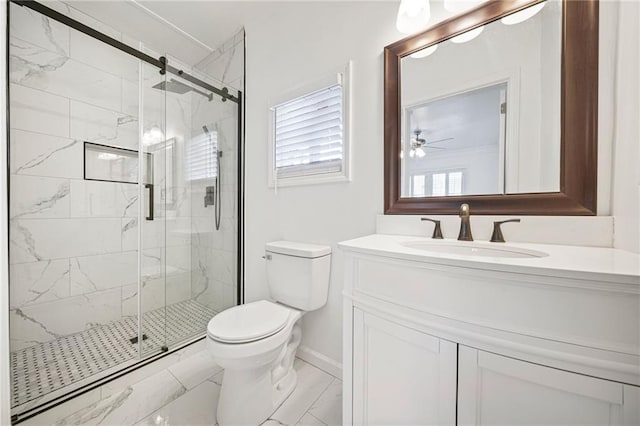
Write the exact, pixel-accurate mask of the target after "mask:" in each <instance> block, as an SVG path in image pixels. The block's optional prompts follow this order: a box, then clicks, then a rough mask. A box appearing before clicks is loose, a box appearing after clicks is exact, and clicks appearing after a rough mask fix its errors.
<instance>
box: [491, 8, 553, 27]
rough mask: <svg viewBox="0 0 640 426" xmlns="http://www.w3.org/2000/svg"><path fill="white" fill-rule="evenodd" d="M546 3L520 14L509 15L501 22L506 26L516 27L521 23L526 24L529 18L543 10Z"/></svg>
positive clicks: (522, 11)
mask: <svg viewBox="0 0 640 426" xmlns="http://www.w3.org/2000/svg"><path fill="white" fill-rule="evenodd" d="M545 4H547V3H546V2H543V3H538V4H535V5H533V6H531V7H528V8H526V9H524V10H521V11H520V12H516V13H513V14H511V15H507V16H505V17H504V18H502V19H501V20H500V22H502V23H503V24H505V25H515V24H519V23H520V22H524V21H526V20H527V19H529V18H532V17H534V16H535V15H536V14H537V13H538V12H540V11H541V10H542V8H543V7H544V5H545Z"/></svg>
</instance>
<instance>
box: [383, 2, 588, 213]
mask: <svg viewBox="0 0 640 426" xmlns="http://www.w3.org/2000/svg"><path fill="white" fill-rule="evenodd" d="M543 3H544V4H545V6H541V4H543ZM552 4H553V6H552ZM533 7H537V8H538V9H540V8H542V10H543V11H544V10H547V12H544V13H538V14H537V16H539V17H540V18H536V19H531V20H529V23H528V24H526V25H529V27H525V26H523V25H524V24H520V23H519V24H517V25H507V24H506V23H507V22H509V19H510V17H515V16H517V15H515V14H516V13H520V15H523V12H526V11H525V9H526V10H533ZM554 8H555V11H554ZM553 13H555V15H553ZM511 20H512V21H513V19H511ZM538 21H540V22H538ZM519 25H520V26H521V27H520V29H519V30H509V31H520V32H521V33H522V34H523V35H522V37H528V39H530V40H536V43H538V44H536V46H535V47H532V48H531V52H532V53H531V54H529V55H528V56H527V57H526V58H524V56H523V59H522V61H524V62H523V64H516V65H513V66H505V68H509V70H506V71H505V70H503V69H497V70H495V71H496V72H495V73H494V72H493V71H491V72H489V71H487V72H481V71H478V70H480V69H481V68H482V67H483V66H484V65H485V63H498V62H497V60H496V58H502V59H504V58H513V57H516V56H518V55H520V53H519V52H520V51H524V50H526V49H519V48H518V47H517V46H522V44H517V40H518V38H517V36H516V33H514V32H510V33H506V32H505V31H507V30H506V28H507V27H509V28H516V27H518V26H519ZM535 25H537V27H536V26H535ZM544 25H547V26H552V27H553V28H557V34H554V32H553V29H549V28H547V27H544ZM535 28H538V29H537V30H535ZM483 29H484V34H483V35H481V36H480V37H478V38H477V39H478V40H481V37H483V36H486V37H489V36H490V35H491V36H493V37H498V40H504V41H506V42H507V41H508V42H511V43H512V44H513V45H514V46H516V47H514V48H513V49H512V50H509V49H508V48H507V47H503V46H502V45H499V46H497V45H496V42H495V40H490V39H485V40H484V41H483V42H476V41H472V42H471V43H474V42H475V43H476V45H475V48H473V50H470V49H471V47H469V48H467V53H465V54H460V53H459V52H461V51H460V50H457V51H456V50H455V49H461V48H460V47H459V46H461V44H459V43H454V42H455V41H460V40H461V39H463V38H466V39H468V38H469V36H471V35H472V33H471V32H472V30H475V31H473V33H478V32H481V31H482V30H483ZM534 31H538V32H537V33H536V32H534ZM456 37H457V40H456V39H455V38H456ZM452 38H453V39H454V42H452V41H451V39H452ZM471 43H469V44H467V46H473V45H472V44H471ZM514 43H515V44H514ZM545 43H546V44H545ZM550 43H555V45H554V46H555V47H553V46H551V44H550ZM436 45H438V47H437V48H436V47H434V46H436ZM496 46H497V47H496ZM550 46H551V47H550ZM445 48H447V49H448V50H445ZM484 48H486V49H488V48H491V49H493V50H492V51H490V52H488V51H485V50H483V49H484ZM436 49H437V50H440V53H439V52H437V51H436ZM433 51H435V54H432V55H429V56H428V57H426V58H425V56H427V55H428V54H429V53H432V52H433ZM420 52H424V53H426V54H421V53H420ZM554 52H555V53H554ZM438 55H440V56H439V57H438ZM474 55H475V57H476V58H479V59H476V60H475V62H474V61H473V58H474ZM554 55H555V56H554ZM459 57H464V58H469V61H471V62H469V61H467V63H466V64H465V63H458V64H455V66H452V67H451V68H449V69H447V68H444V69H443V68H442V66H444V65H446V64H449V63H451V62H452V61H453V60H454V59H453V58H459ZM529 57H533V58H536V57H537V58H538V59H539V61H540V62H541V63H540V64H538V65H536V64H535V63H533V62H532V61H531V58H529ZM412 58H424V59H428V60H429V61H430V62H424V64H423V65H420V67H421V68H420V67H418V65H413V62H406V61H407V60H410V59H411V60H413V59H412ZM554 58H555V59H554ZM424 59H417V61H424ZM417 61H414V62H415V63H417ZM447 61H448V62H447ZM554 61H555V62H554ZM543 62H544V63H543ZM407 64H409V65H407ZM498 68H500V64H499V66H498ZM410 70H413V71H414V72H413V74H414V75H416V76H419V77H418V83H415V82H412V81H409V80H408V78H409V77H407V76H406V75H405V74H406V73H408V72H409V71H410ZM464 70H474V72H476V74H478V75H474V76H473V77H474V79H475V77H479V79H478V81H479V82H474V83H473V84H471V83H469V81H470V78H469V77H468V76H467V77H460V81H454V82H451V81H448V82H446V83H442V82H443V81H445V79H446V78H448V79H449V80H451V78H450V77H451V76H452V75H462V74H463V73H462V71H464ZM514 70H515V71H514ZM532 70H533V71H532ZM545 70H555V71H554V72H546V71H545ZM438 73H439V74H438ZM536 73H537V74H539V75H538V76H537V77H536V79H537V80H536V81H535V83H531V81H532V79H533V77H530V76H533V75H536ZM384 75H385V80H384V120H385V123H384V185H385V193H384V212H385V214H457V213H458V208H459V206H460V204H461V203H469V204H470V206H471V209H472V212H473V213H474V214H496V215H502V214H518V215H595V214H596V208H597V199H596V191H597V142H598V141H597V139H598V1H597V0H581V1H572V0H558V1H555V2H553V0H547V1H546V2H545V1H540V0H509V1H505V0H493V1H491V0H490V1H488V2H485V3H482V4H481V5H480V6H479V7H477V8H475V9H473V10H471V11H469V12H466V13H464V14H463V15H460V16H456V17H454V18H451V19H448V20H446V21H443V22H441V23H439V24H436V25H435V26H433V27H431V28H429V29H427V30H426V31H424V32H422V33H419V34H417V35H413V36H410V37H407V38H405V39H402V40H400V41H398V42H395V43H393V44H391V45H389V46H387V47H385V49H384ZM439 75H440V77H441V78H440V77H438V76H439ZM488 75H491V76H497V77H495V78H494V77H486V76H488ZM505 76H506V77H505ZM480 77H481V78H480ZM484 77H486V78H484ZM483 78H484V79H483ZM458 83H459V84H458ZM489 83H491V84H489ZM456 84H458V86H456ZM556 86H557V87H556ZM553 87H556V91H555V92H553V91H552V90H553ZM443 88H444V89H443ZM409 89H411V90H410V92H407V90H409ZM423 89H424V90H423ZM525 89H526V90H525ZM527 90H528V91H527ZM418 92H421V93H418ZM422 92H424V93H422ZM536 93H537V95H536ZM403 95H404V96H403ZM414 95H415V96H414ZM410 97H414V98H415V99H411V100H407V101H406V102H405V99H407V98H410ZM514 99H515V101H514ZM483 102H484V103H483ZM486 105H491V107H490V108H487V107H486ZM451 111H455V114H452V113H451ZM487 111H489V112H490V113H488V112H487ZM510 111H515V112H511V115H509V114H510ZM447 114H448V115H447ZM465 114H466V115H465ZM452 117H455V118H456V120H453V118H452ZM505 117H506V118H505ZM514 117H515V118H514ZM421 120H422V121H421ZM483 120H484V121H483ZM529 121H530V122H533V123H537V124H535V125H532V124H531V123H530V122H529ZM456 122H457V123H459V124H458V125H456V124H455V123H456ZM477 122H481V123H480V124H478V123H477ZM437 123H439V126H440V127H438V126H437V125H436V124H437ZM452 123H454V124H452ZM460 123H461V124H460ZM487 123H489V124H490V125H489V124H487ZM514 123H515V124H514ZM483 129H484V130H483ZM487 129H488V130H487ZM485 130H486V135H485V134H484V133H482V132H483V131H485ZM480 140H481V141H482V148H479V147H478V146H474V145H473V144H474V143H475V144H480V142H478V141H480ZM485 142H486V143H485ZM545 144H546V145H545ZM445 152H446V154H445ZM430 153H433V154H430ZM416 154H417V155H416ZM482 158H487V159H488V160H486V163H483V161H484V160H481V159H482ZM427 160H429V161H427ZM414 163H415V164H417V166H414V165H413V164H414ZM480 163H482V168H480V167H479V166H478V164H480ZM472 167H474V168H475V169H477V170H484V172H481V171H472V170H471V168H472ZM475 169H474V170H475ZM527 170H529V171H527ZM479 173H480V174H479ZM530 175H536V176H534V177H531V176H530ZM485 181H486V182H489V183H486V182H485ZM481 182H485V183H484V184H483V185H484V186H483V185H480V183H481Z"/></svg>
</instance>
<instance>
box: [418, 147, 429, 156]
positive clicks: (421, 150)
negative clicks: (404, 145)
mask: <svg viewBox="0 0 640 426" xmlns="http://www.w3.org/2000/svg"><path fill="white" fill-rule="evenodd" d="M416 155H417V156H418V158H422V157H424V156H425V155H427V154H426V153H425V152H424V149H422V148H418V149H416Z"/></svg>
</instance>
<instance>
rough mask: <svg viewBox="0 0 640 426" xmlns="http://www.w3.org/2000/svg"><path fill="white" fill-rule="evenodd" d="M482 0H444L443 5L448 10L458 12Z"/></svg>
mask: <svg viewBox="0 0 640 426" xmlns="http://www.w3.org/2000/svg"><path fill="white" fill-rule="evenodd" d="M483 1H485V0H444V3H443V6H444V8H445V9H446V10H448V11H449V12H453V13H459V12H464V11H465V10H468V9H471V8H473V7H475V6H477V5H479V4H480V3H482V2H483Z"/></svg>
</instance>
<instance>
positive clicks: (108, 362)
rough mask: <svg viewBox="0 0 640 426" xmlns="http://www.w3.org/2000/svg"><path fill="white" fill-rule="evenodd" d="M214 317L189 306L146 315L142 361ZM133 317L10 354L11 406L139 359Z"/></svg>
mask: <svg viewBox="0 0 640 426" xmlns="http://www.w3.org/2000/svg"><path fill="white" fill-rule="evenodd" d="M214 315H215V311H213V310H212V309H210V308H207V307H206V306H204V305H202V304H200V303H198V302H196V301H194V300H187V301H184V302H179V303H175V304H172V305H168V306H166V307H165V308H160V309H156V310H153V311H149V312H146V313H145V314H144V315H143V317H142V331H143V333H144V334H145V335H146V336H147V339H145V340H144V341H143V343H142V353H143V355H147V354H151V353H154V352H157V351H158V350H159V349H160V348H161V347H162V346H164V345H168V346H170V345H172V344H175V343H179V342H182V341H184V340H187V339H189V338H192V337H196V336H197V335H199V334H201V333H203V331H204V330H206V327H207V323H208V322H209V320H210V319H211V318H212V317H213V316H214ZM137 333H138V321H137V317H127V318H123V319H121V320H119V321H114V322H112V323H109V324H107V325H101V326H96V327H93V328H91V329H89V330H85V331H83V332H80V333H77V334H73V335H69V336H64V337H61V338H59V339H56V340H53V341H50V342H46V343H41V344H38V345H35V346H31V347H28V348H24V349H21V350H19V351H16V352H12V353H11V391H12V392H11V393H12V395H11V402H12V406H14V407H15V406H18V405H21V404H24V403H26V402H29V401H31V400H33V399H36V398H39V397H41V396H43V395H46V394H48V393H49V392H53V391H55V390H58V389H60V388H63V387H65V386H68V385H70V384H72V383H74V382H76V381H78V380H82V379H85V378H87V377H90V376H92V375H93V374H96V373H99V372H101V371H104V370H107V369H109V368H112V367H115V366H117V365H119V364H121V363H123V362H126V361H129V360H132V359H135V358H137V357H138V345H137V344H133V343H131V341H130V339H131V338H132V337H135V336H137Z"/></svg>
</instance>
